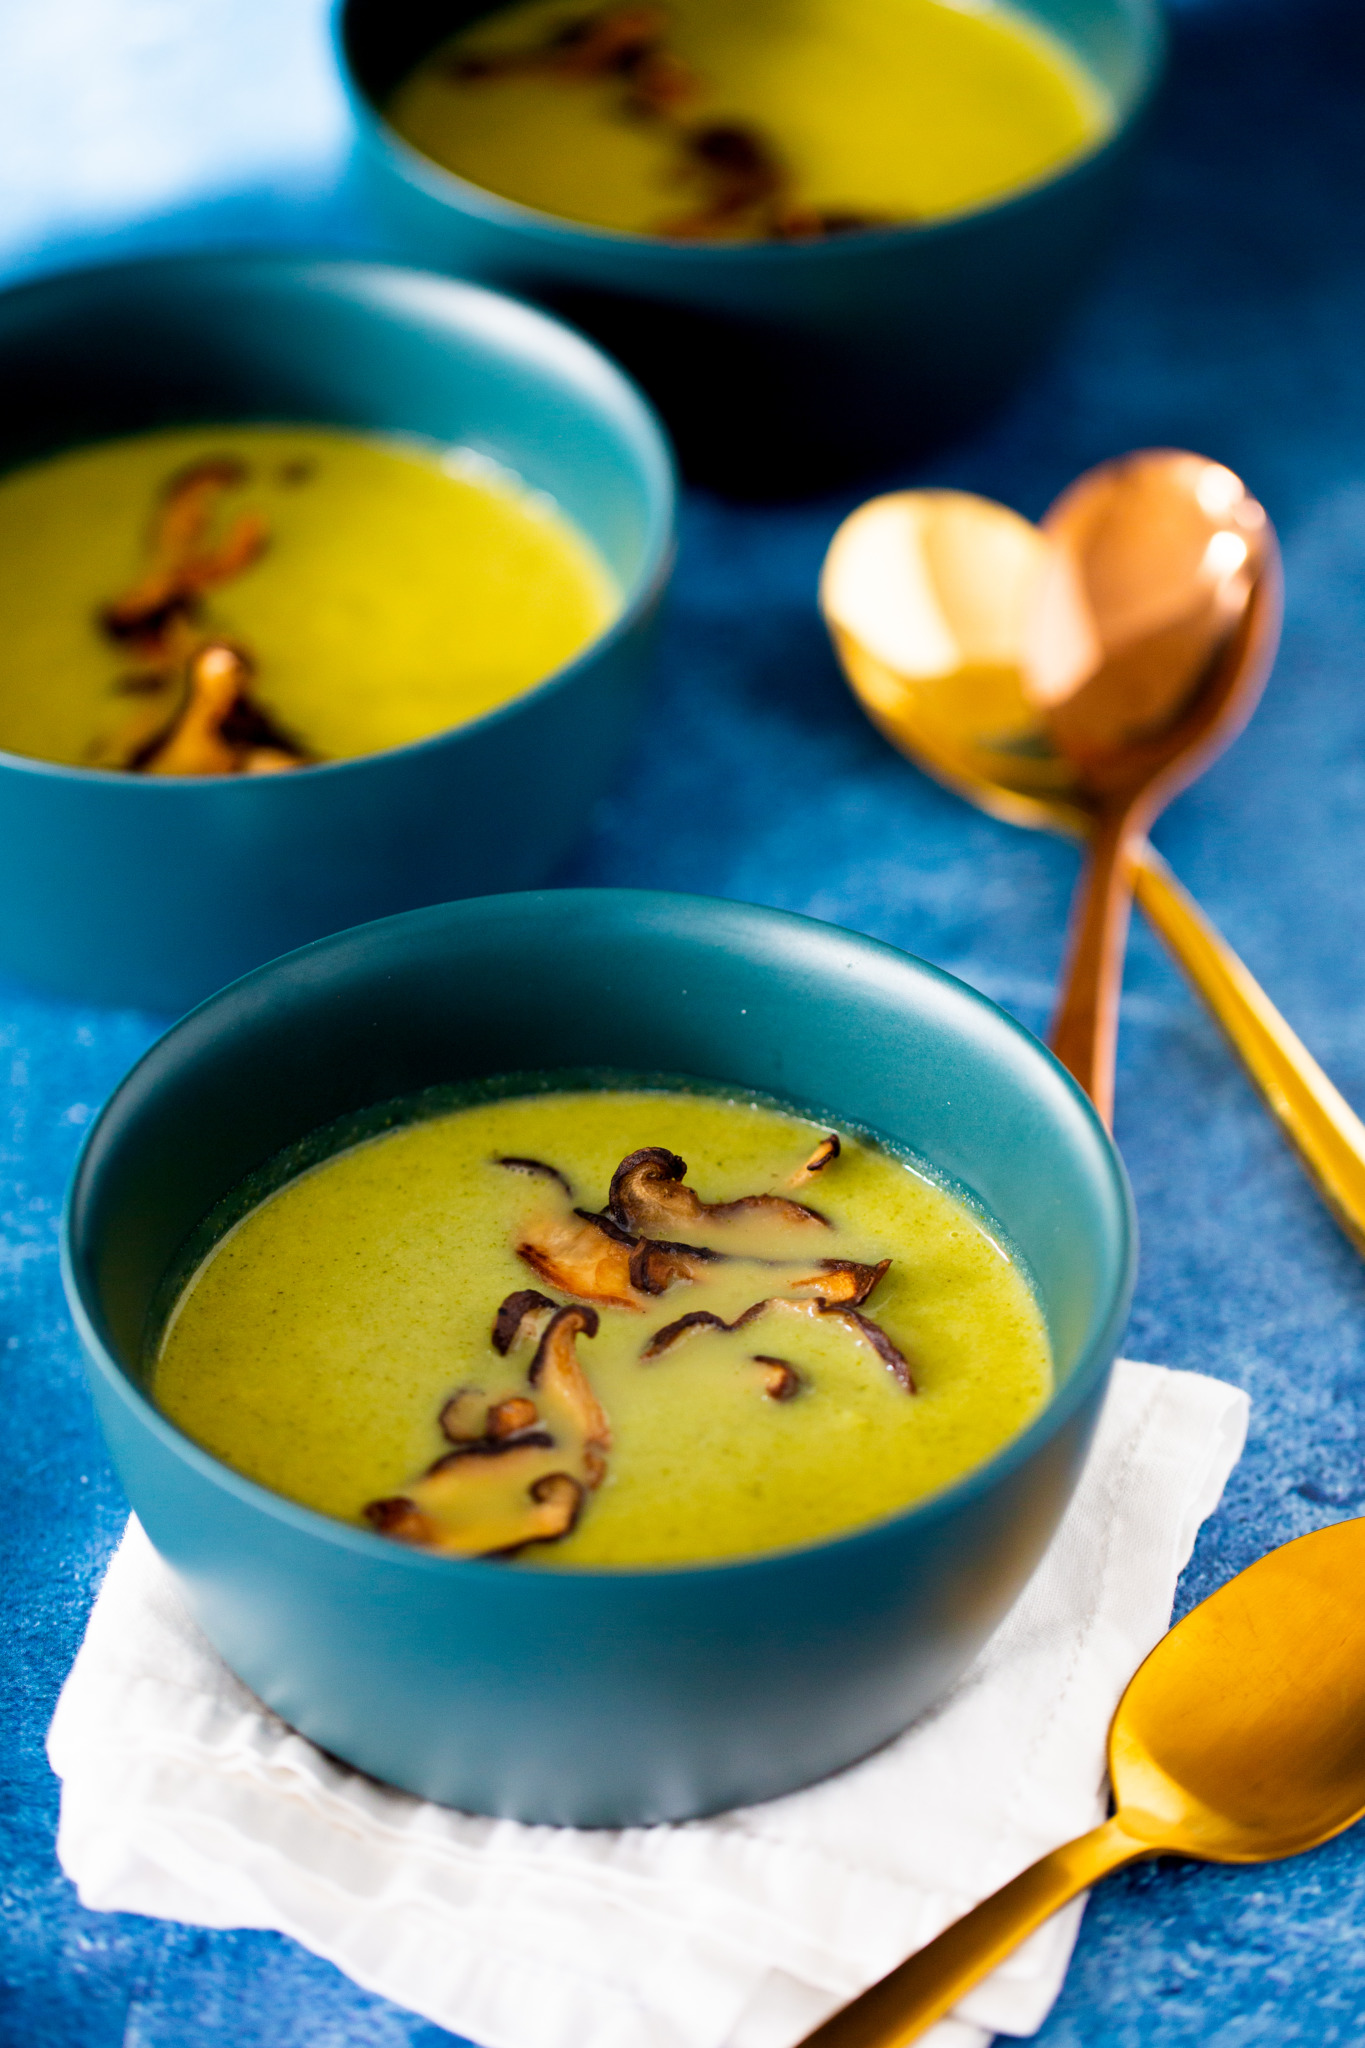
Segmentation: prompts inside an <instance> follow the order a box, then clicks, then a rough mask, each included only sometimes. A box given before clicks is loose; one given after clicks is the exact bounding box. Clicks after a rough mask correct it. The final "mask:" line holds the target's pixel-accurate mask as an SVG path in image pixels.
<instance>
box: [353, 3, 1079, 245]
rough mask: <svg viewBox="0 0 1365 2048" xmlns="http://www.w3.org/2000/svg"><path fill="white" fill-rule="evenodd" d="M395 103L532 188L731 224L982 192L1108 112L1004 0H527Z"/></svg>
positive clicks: (692, 221)
mask: <svg viewBox="0 0 1365 2048" xmlns="http://www.w3.org/2000/svg"><path fill="white" fill-rule="evenodd" d="M386 113H387V117H388V119H389V121H390V122H391V123H392V125H393V127H394V128H395V129H396V130H397V131H398V133H399V134H400V135H402V136H403V137H404V138H405V139H406V140H407V141H408V142H410V143H411V144H412V145H413V146H414V147H415V148H416V149H419V150H421V151H422V152H423V153H424V154H425V155H426V156H428V157H431V158H433V159H434V160H435V161H436V162H437V163H439V164H443V165H444V166H445V167H446V168H447V169H448V170H452V171H455V172H457V173H458V174H459V175H460V176H461V177H464V178H467V179H469V180H470V181H471V182H472V183H473V184H476V185H481V186H483V187H484V188H485V189H486V190H488V191H490V192H495V193H498V194H500V195H501V196H502V197H504V198H507V199H513V200H517V201H519V202H520V203H521V204H522V205H524V206H530V207H534V208H536V209H538V210H539V211H541V212H543V213H551V214H559V215H562V216H564V217H567V218H568V219H570V220H575V221H582V222H585V223H587V224H589V225H591V226H594V227H601V228H613V229H617V230H622V231H625V232H628V233H634V234H647V235H662V236H666V237H670V238H672V239H675V240H707V239H709V240H722V241H725V240H729V241H753V240H760V239H775V240H787V241H790V240H801V239H808V238H810V237H818V236H821V235H826V234H841V233H847V232H850V231H852V230H855V229H858V228H865V227H876V226H881V225H885V224H886V223H888V222H896V221H911V220H932V219H935V218H938V217H940V216H942V215H944V214H950V213H956V212H959V211H961V210H963V209H965V208H970V207H974V206H980V205H983V204H985V203H987V202H988V201H991V200H994V199H997V198H999V197H1000V196H1001V195H1002V194H1004V193H1007V192H1009V191H1011V190H1013V189H1015V188H1017V187H1020V186H1023V185H1027V184H1030V183H1032V182H1034V181H1036V180H1037V179H1040V178H1043V177H1046V176H1047V175H1048V174H1050V173H1051V172H1054V171H1055V170H1057V169H1058V167H1059V166H1060V165H1062V164H1064V163H1066V162H1067V161H1068V160H1070V159H1072V158H1074V157H1076V156H1078V155H1079V154H1081V153H1082V152H1083V151H1085V150H1086V149H1088V148H1090V147H1092V146H1093V145H1094V144H1095V143H1096V142H1098V141H1099V140H1100V139H1101V138H1102V137H1103V136H1104V135H1105V134H1106V133H1107V132H1108V130H1109V129H1110V127H1111V126H1112V123H1113V112H1112V109H1111V107H1110V105H1109V103H1108V100H1107V98H1106V96H1105V94H1104V92H1103V90H1102V89H1101V87H1100V86H1099V85H1098V83H1097V82H1096V81H1095V80H1094V79H1093V78H1092V77H1091V76H1090V75H1089V73H1088V72H1086V71H1085V70H1084V69H1083V68H1082V67H1081V65H1080V64H1079V63H1078V61H1077V60H1076V58H1074V57H1073V56H1072V55H1071V53H1070V51H1069V50H1068V49H1067V48H1066V47H1065V46H1064V45H1063V44H1062V43H1060V42H1058V41H1057V40H1056V39H1055V38H1054V37H1052V36H1051V35H1049V34H1048V33H1047V31H1046V30H1044V29H1043V28H1042V27H1041V26H1040V25H1039V24H1038V23H1037V22H1035V21H1033V20H1032V19H1031V18H1030V17H1029V16H1028V15H1027V14H1025V13H1022V12H1016V11H1015V10H1014V9H1013V8H1010V7H1008V6H1003V5H996V4H992V0H973V4H970V5H967V4H953V0H744V5H742V6H739V5H736V4H735V0H671V4H669V5H654V4H637V0H626V4H622V5H606V6H599V7H590V6H588V7H585V6H583V5H582V4H581V0H580V4H574V0H522V4H519V5H516V6H512V7H503V8H499V9H497V10H496V11H493V12H490V13H488V14H487V15H485V16H483V17H482V18H481V19H479V20H478V21H476V22H475V23H474V24H473V25H472V26H470V27H467V28H464V29H462V30H461V31H460V32H459V33H458V34H457V35H455V36H454V37H452V38H451V39H450V40H449V41H448V42H446V43H444V44H442V45H441V46H440V47H439V48H438V49H436V50H434V51H433V52H432V53H431V54H430V55H429V56H428V57H426V58H425V59H424V60H423V62H422V63H420V64H419V65H418V66H417V67H416V69H415V70H414V71H413V72H412V73H411V74H410V76H409V77H408V78H407V79H406V80H405V81H404V82H403V83H402V84H401V85H400V86H399V88H398V90H397V91H396V92H395V93H394V94H393V96H392V98H391V99H390V101H389V103H388V106H387V108H386Z"/></svg>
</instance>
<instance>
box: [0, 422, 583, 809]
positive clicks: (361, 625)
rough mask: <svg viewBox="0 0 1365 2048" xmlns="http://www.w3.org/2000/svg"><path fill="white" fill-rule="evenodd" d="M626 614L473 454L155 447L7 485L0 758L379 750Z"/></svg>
mask: <svg viewBox="0 0 1365 2048" xmlns="http://www.w3.org/2000/svg"><path fill="white" fill-rule="evenodd" d="M619 608H620V599H619V595H618V593H617V591H616V589H615V587H614V585H613V583H612V580H611V577H610V575H609V573H608V571H607V569H606V568H605V566H604V565H603V563H602V562H601V561H600V560H599V559H598V557H597V555H596V554H595V553H594V551H593V549H592V548H591V547H590V546H589V544H588V542H587V541H586V540H585V539H584V538H583V536H582V535H581V534H580V533H579V532H578V531H577V529H576V528H575V527H573V526H572V525H571V524H570V523H569V521H568V520H567V519H566V518H564V516H563V515H562V514H561V513H560V512H559V511H558V510H557V509H556V508H555V507H554V506H553V505H552V504H551V503H550V502H549V501H548V500H547V499H546V498H545V497H544V496H543V495H542V494H539V493H535V492H532V491H530V490H528V489H527V488H526V487H525V486H524V485H523V484H521V483H520V482H519V481H518V480H517V479H516V478H515V477H513V476H512V475H511V474H510V473H509V472H507V471H505V470H501V469H499V468H498V466H497V465H495V464H493V463H492V462H490V461H488V460H487V459H486V458H480V457H477V456H475V455H474V454H472V452H471V451H469V450H460V449H452V450H445V451H442V450H440V449H437V448H435V447H434V446H433V447H427V446H424V445H422V444H419V443H417V442H413V443H411V444H408V443H400V442H396V441H385V440H381V439H378V438H371V437H367V436H365V435H360V434H347V433H340V432H334V431H331V430H327V429H322V428H314V427H261V426H227V427H212V426H210V427H196V428H192V429H174V430H170V431H166V432H158V433H150V434H139V435H137V436H134V437H132V438H130V439H127V440H118V441H109V442H104V443H101V444H98V445H96V446H93V447H88V448H82V449H78V450H76V451H75V452H74V453H71V454H67V455H60V456H57V457H55V458H54V459H52V460H50V461H46V462H42V463H37V464H34V465H33V466H32V467H30V468H27V469H21V470H17V471H15V472H13V473H12V474H11V475H9V476H6V477H3V478H0V620H2V621H3V625H2V626H0V633H3V643H4V660H3V663H0V747H5V748H8V749H10V750H11V751H13V752H15V753H20V754H30V755H37V756H39V757H40V758H42V759H45V760H50V761H60V762H66V763H68V764H71V765H73V766H98V767H108V768H130V769H136V770H141V771H143V772H147V773H154V774H155V773H191V774H192V773H232V772H236V771H241V770H245V771H246V772H261V771H263V770H267V769H272V768H280V767H294V766H297V765H301V764H302V763H303V762H306V761H310V760H329V759H334V758H337V757H340V756H345V755H351V754H366V753H371V752H373V751H375V750H376V749H378V748H382V747H391V746H397V745H400V744H402V743H403V742H405V741H409V740H415V739H420V738H423V737H424V736H426V735H427V734H429V733H434V732H438V731H440V730H442V729H443V728H445V727H447V726H451V725H456V724H459V723H460V722H462V721H463V720H465V719H469V718H473V717H476V716H477V715H478V714H479V713H481V712H484V711H489V710H491V709H493V708H494V707H495V706H496V705H499V704H503V703H505V702H507V700H508V699H509V698H512V697H515V696H517V695H519V694H520V693H521V692H522V691H523V690H526V689H528V688H529V687H530V686H531V685H533V684H535V683H537V682H539V681H541V680H542V678H544V677H545V676H547V675H549V674H550V673H551V672H552V671H553V670H554V669H556V668H558V667H559V666H560V665H561V664H562V663H563V662H565V661H568V660H569V659H571V658H572V657H573V656H574V655H575V654H577V653H578V652H579V651H580V650H581V649H582V648H583V647H584V646H585V645H586V644H587V643H588V642H589V641H590V640H592V639H593V638H594V637H595V636H596V635H597V634H598V633H599V632H601V631H602V630H603V628H604V627H605V626H607V625H608V624H609V623H610V621H611V620H612V618H613V617H614V616H615V615H616V613H617V611H618V610H619ZM215 663H216V664H217V667H216V669H215V666H214V664H215ZM201 683H202V684H203V685H204V686H205V689H206V690H207V691H208V693H209V694H210V695H211V694H212V692H213V691H214V690H219V692H220V702H219V705H218V709H217V711H216V713H214V712H212V711H211V710H210V709H207V708H205V706H204V705H201V704H200V703H199V702H198V701H197V699H196V690H197V689H198V687H199V685H200V684H201ZM196 721H197V724H196Z"/></svg>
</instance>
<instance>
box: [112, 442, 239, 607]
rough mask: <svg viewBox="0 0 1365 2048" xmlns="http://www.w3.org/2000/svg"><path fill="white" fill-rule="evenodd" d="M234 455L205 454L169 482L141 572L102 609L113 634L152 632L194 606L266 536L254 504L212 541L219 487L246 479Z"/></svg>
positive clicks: (231, 486) (227, 577)
mask: <svg viewBox="0 0 1365 2048" xmlns="http://www.w3.org/2000/svg"><path fill="white" fill-rule="evenodd" d="M246 475H247V471H246V466H245V464H243V463H241V462H239V461H238V460H237V459H236V457H235V456H228V455H223V456H208V457H206V458H205V459H204V460H203V461H202V462H196V463H192V464H191V465H190V466H189V467H188V468H187V469H183V470H181V471H179V472H178V473H177V474H176V475H175V476H173V477H172V478H171V479H170V481H169V482H168V483H167V485H166V487H165V489H164V491H163V493H162V498H161V504H160V507H159V509H158V512H157V516H156V519H155V521H154V524H153V528H152V533H151V539H150V546H149V555H150V560H149V562H148V564H147V567H146V569H145V570H144V572H143V574H142V575H141V576H140V577H139V578H138V580H137V582H135V583H134V584H133V585H132V586H131V588H130V589H128V590H126V591H124V592H123V594H122V596H120V597H116V598H114V599H113V600H112V601H111V602H110V603H109V604H107V605H106V606H105V607H104V609H103V610H102V611H101V613H100V624H101V625H102V626H103V628H104V630H105V632H106V633H107V634H109V636H110V638H111V639H115V640H132V641H136V642H139V643H145V642H147V641H149V640H155V639H156V638H157V637H158V636H159V635H160V634H161V633H162V632H163V631H164V630H165V628H166V627H167V625H168V624H169V623H170V622H171V620H172V619H173V618H174V617H175V616H176V615H177V614H178V613H184V612H187V611H191V610H193V609H194V607H195V606H196V604H197V603H198V600H199V599H200V598H201V597H202V596H203V594H204V592H205V591H206V590H210V589H212V588H213V587H214V585H216V584H219V583H226V582H229V581H230V580H231V578H232V577H234V576H240V575H241V573H242V571H243V570H244V569H247V568H250V566H251V564H252V563H253V562H254V561H255V560H256V559H257V557H258V556H259V555H260V554H261V553H262V551H263V550H264V548H265V545H266V542H267V540H268V538H269V533H268V530H267V528H266V524H265V521H264V520H263V519H262V518H261V516H260V514H259V513H257V512H243V513H242V514H240V516H239V517H238V518H237V519H236V520H235V521H234V522H233V524H232V526H231V527H230V528H229V529H228V531H227V533H226V534H225V535H224V537H223V538H222V540H220V541H219V542H218V544H217V545H216V546H212V545H209V544H208V534H209V527H210V525H211V523H212V520H213V515H214V513H215V511H216V510H217V506H218V501H219V499H220V498H221V496H222V494H223V492H224V491H227V490H232V489H234V488H235V487H236V486H237V485H239V484H241V483H243V482H245V480H246Z"/></svg>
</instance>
